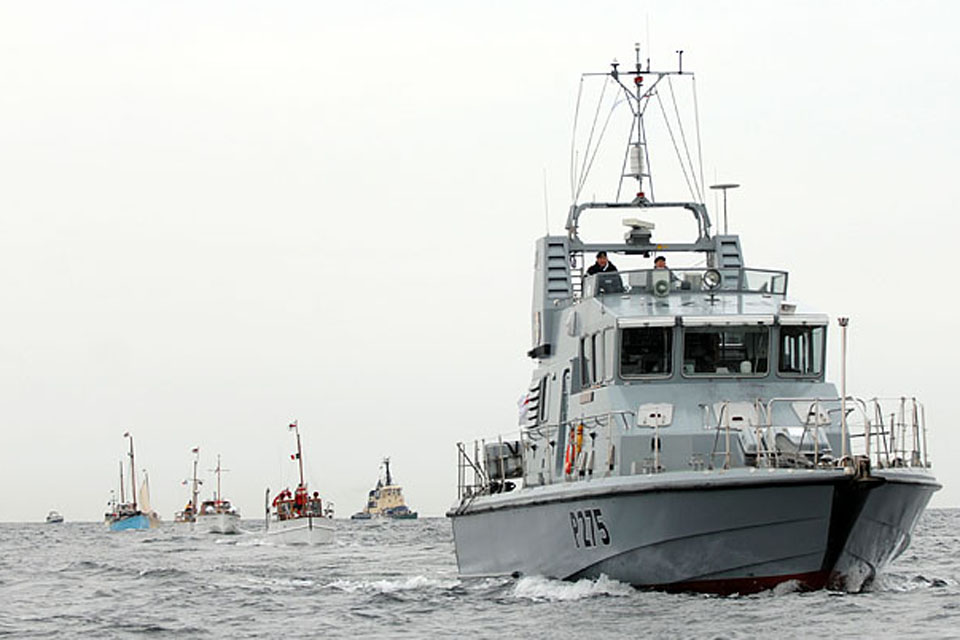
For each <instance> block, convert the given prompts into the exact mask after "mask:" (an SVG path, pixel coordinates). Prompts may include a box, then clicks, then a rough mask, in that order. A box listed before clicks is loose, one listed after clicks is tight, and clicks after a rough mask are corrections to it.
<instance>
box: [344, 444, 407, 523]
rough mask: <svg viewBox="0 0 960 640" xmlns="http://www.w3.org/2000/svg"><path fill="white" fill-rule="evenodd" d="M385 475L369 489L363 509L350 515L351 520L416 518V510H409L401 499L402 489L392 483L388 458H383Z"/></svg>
mask: <svg viewBox="0 0 960 640" xmlns="http://www.w3.org/2000/svg"><path fill="white" fill-rule="evenodd" d="M383 467H384V469H385V474H384V475H385V477H383V478H378V479H377V486H376V487H374V488H373V489H371V490H370V494H369V495H368V496H367V504H366V506H364V508H363V511H360V512H358V513H355V514H353V515H352V516H350V519H351V520H370V519H371V518H392V519H394V520H416V519H417V512H416V511H411V510H410V508H409V507H408V506H407V505H406V503H405V502H404V500H403V489H402V488H401V487H400V485H398V484H394V483H393V477H392V476H391V475H390V458H384V459H383Z"/></svg>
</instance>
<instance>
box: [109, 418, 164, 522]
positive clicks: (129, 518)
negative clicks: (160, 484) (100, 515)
mask: <svg viewBox="0 0 960 640" xmlns="http://www.w3.org/2000/svg"><path fill="white" fill-rule="evenodd" d="M123 437H124V438H127V439H129V440H130V452H129V453H128V454H127V455H128V456H129V458H130V501H129V502H128V501H127V500H126V496H125V492H124V485H123V462H122V461H121V462H120V499H119V500H117V499H116V498H114V499H112V500H111V501H110V504H109V506H110V511H108V512H107V513H106V514H104V522H105V523H106V525H107V527H108V528H109V529H110V531H127V530H131V529H150V528H153V527H157V526H159V525H160V518H159V516H157V513H156V512H155V511H153V509H151V508H150V481H149V478H148V477H147V472H146V471H144V472H143V483H141V484H140V487H139V491H138V489H137V477H136V471H135V469H136V461H135V458H134V453H133V436H132V435H131V434H130V432H129V431H128V432H126V433H124V434H123ZM138 493H139V498H140V500H139V502H138V501H137V494H138Z"/></svg>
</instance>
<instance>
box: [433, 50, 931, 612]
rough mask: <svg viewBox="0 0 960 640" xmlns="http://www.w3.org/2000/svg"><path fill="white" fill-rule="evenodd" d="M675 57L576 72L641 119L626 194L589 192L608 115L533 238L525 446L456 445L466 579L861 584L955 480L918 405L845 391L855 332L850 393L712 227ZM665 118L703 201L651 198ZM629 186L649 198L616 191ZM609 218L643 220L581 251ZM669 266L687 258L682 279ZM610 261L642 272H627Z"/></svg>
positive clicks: (821, 322) (684, 77) (685, 586)
mask: <svg viewBox="0 0 960 640" xmlns="http://www.w3.org/2000/svg"><path fill="white" fill-rule="evenodd" d="M680 56H681V57H680V59H679V60H680V62H679V64H678V66H677V70H675V71H657V70H655V69H651V67H650V62H649V59H648V60H647V62H646V67H643V65H642V64H641V57H640V51H639V45H638V47H637V49H636V66H635V67H634V68H633V69H629V68H627V69H621V68H620V66H619V65H618V64H617V63H616V62H614V63H613V64H612V65H611V68H610V69H609V70H608V71H606V72H601V73H596V74H584V76H583V80H582V81H581V90H582V88H583V86H584V82H591V81H595V80H596V81H598V82H599V83H601V84H602V89H599V90H598V93H599V94H600V96H601V98H600V100H603V99H604V97H603V96H604V91H605V90H609V91H610V94H608V98H607V99H609V95H614V98H613V99H612V100H613V102H614V104H613V106H611V113H614V110H615V109H618V108H619V109H623V110H624V111H625V113H624V118H625V120H629V123H630V124H629V134H628V136H627V144H626V149H625V151H624V153H623V155H622V156H620V155H619V154H618V156H617V157H618V160H617V161H616V162H617V165H618V166H621V169H620V178H619V183H618V185H619V186H618V187H617V189H618V192H617V196H616V197H614V198H613V199H611V200H608V201H596V200H592V201H582V200H580V199H579V198H578V196H579V194H580V193H581V192H582V191H583V186H584V184H585V180H586V175H587V173H588V172H589V170H590V167H591V166H593V164H594V159H595V158H596V156H597V148H598V143H597V141H598V140H600V139H602V138H603V135H602V133H603V132H604V131H607V130H608V129H607V124H606V122H604V120H603V119H602V118H598V117H597V116H595V117H594V123H593V125H592V126H591V127H590V138H589V140H588V142H587V148H586V150H585V151H584V152H583V154H582V155H579V156H575V157H576V158H582V161H581V162H579V163H577V164H579V167H578V168H577V169H576V170H573V171H572V172H571V174H572V176H573V178H574V180H573V182H574V189H573V193H574V197H573V198H572V204H571V206H570V209H569V214H568V216H567V222H566V234H565V235H547V236H545V237H542V238H540V239H539V240H538V241H537V242H536V258H535V270H534V286H533V314H532V321H533V323H532V347H531V349H530V351H529V352H528V354H527V355H528V356H529V357H530V358H532V359H533V360H534V361H535V363H536V365H535V370H534V373H533V376H532V380H531V384H530V387H529V391H528V393H527V394H526V399H525V402H524V411H523V414H522V418H521V428H520V432H519V435H517V434H513V435H511V436H506V437H503V436H499V437H495V438H492V439H485V440H483V441H477V442H474V443H473V444H472V445H467V444H464V443H460V444H458V461H459V464H458V468H459V500H458V502H457V504H456V505H455V506H454V507H453V508H452V509H451V510H450V511H449V512H448V514H447V515H448V516H449V517H450V518H451V521H452V525H453V534H454V540H455V548H456V555H457V563H458V566H459V571H460V574H461V575H463V576H491V575H543V576H548V577H554V578H561V579H580V578H596V577H598V576H600V575H601V574H605V575H607V576H608V577H610V578H613V579H616V580H619V581H622V582H625V583H629V584H632V585H635V586H638V587H649V588H660V589H666V590H684V591H686V590H689V591H700V592H710V593H732V592H740V593H746V592H753V591H758V590H762V589H767V588H770V587H772V586H775V585H777V584H780V583H783V582H786V581H795V582H796V583H797V584H798V585H799V586H800V587H801V588H806V589H815V588H822V587H831V588H841V589H847V590H852V591H856V590H859V589H861V588H863V587H864V586H865V585H867V584H869V583H870V582H871V581H872V580H873V579H874V577H875V576H876V574H877V572H878V571H880V570H882V568H883V567H884V566H885V565H887V563H889V562H890V561H891V560H893V559H894V558H896V557H897V556H899V555H900V554H901V553H903V551H904V550H905V549H906V548H907V546H908V544H909V542H910V539H911V534H912V532H913V529H914V526H915V525H916V523H917V520H918V519H919V517H920V515H921V513H922V512H923V510H924V508H925V507H926V505H927V503H928V501H929V500H930V498H931V496H932V494H933V493H934V492H935V491H937V490H938V489H939V488H940V485H939V484H938V483H937V481H936V479H935V478H934V476H933V475H932V473H931V471H930V462H929V459H928V452H927V446H926V424H925V419H924V409H923V405H922V403H921V402H920V401H919V400H917V399H916V398H914V397H911V396H907V395H905V396H903V397H897V398H892V399H882V398H861V397H857V396H854V395H850V394H848V393H847V390H846V338H847V328H848V320H847V319H846V318H841V319H840V321H839V328H840V343H841V358H840V371H841V373H840V389H839V390H838V389H837V386H836V385H835V384H834V383H832V382H829V381H828V380H827V379H826V374H825V371H826V368H825V360H826V355H827V351H826V345H827V340H826V338H827V329H828V325H829V324H830V323H829V318H828V317H827V316H826V315H824V314H822V313H817V312H815V311H812V310H809V309H806V308H804V307H803V306H801V305H800V304H799V303H798V302H797V301H795V300H793V299H791V298H789V297H788V293H787V276H788V274H787V273H786V272H785V271H779V270H769V269H757V268H752V267H748V266H747V263H746V261H745V257H744V254H743V252H742V250H741V241H740V237H739V236H738V235H735V234H730V233H729V232H728V230H727V225H726V221H725V222H724V229H723V233H715V232H714V229H713V225H712V224H711V219H710V216H709V215H708V211H707V207H706V205H705V203H704V198H703V192H704V189H703V187H704V184H703V179H702V175H703V172H702V169H700V170H699V171H698V170H697V166H696V163H694V162H693V161H692V158H693V157H694V154H691V153H690V152H686V153H684V151H685V150H686V149H687V148H688V145H687V144H686V133H685V132H686V131H689V130H690V128H689V119H688V120H687V128H686V129H685V128H684V127H683V126H682V124H680V123H682V121H681V120H680V117H679V110H677V109H676V104H677V102H676V98H675V96H676V92H675V90H677V91H678V90H679V89H678V87H690V88H691V89H690V93H687V94H685V95H691V94H692V100H689V101H688V103H689V102H692V105H693V107H694V113H696V111H695V107H696V92H695V87H696V85H695V84H693V83H692V78H693V76H692V74H690V73H688V72H686V71H683V68H682V52H681V53H680ZM682 83H686V84H682ZM684 91H686V89H684ZM671 102H672V105H671ZM671 106H672V107H673V108H668V107H671ZM578 107H579V99H578ZM648 107H652V109H650V110H649V111H648ZM658 111H659V113H660V114H662V116H663V121H664V123H665V125H666V126H665V127H664V128H665V129H666V133H663V131H664V129H661V136H662V138H663V139H664V140H666V139H667V134H669V139H670V140H672V141H673V142H674V145H675V151H676V159H677V161H678V163H679V164H680V166H681V167H682V168H683V173H684V176H685V178H686V182H687V184H688V186H689V191H690V192H691V194H692V195H691V198H690V199H689V200H683V199H678V200H670V199H668V200H664V201H660V200H658V199H656V198H654V192H653V182H652V175H651V171H650V167H651V157H652V156H655V154H653V153H652V152H651V151H650V150H649V149H648V145H647V143H648V136H650V135H651V129H650V126H652V125H651V123H650V122H648V116H652V115H653V114H657V113H658ZM675 111H676V113H677V117H676V118H673V113H674V112H675ZM600 113H601V109H600V101H598V107H597V111H596V114H600ZM598 120H599V124H598ZM608 120H609V118H608ZM698 121H699V118H697V122H698ZM671 123H672V124H671ZM626 129H627V126H626V125H624V130H626ZM611 130H612V129H611ZM697 141H698V142H697V145H696V149H697V150H699V132H697ZM593 143H597V144H593ZM591 145H593V146H591ZM572 155H573V154H572ZM695 155H697V156H698V155H699V151H697V152H696V154H695ZM620 158H622V164H621V160H620ZM701 167H702V163H701ZM577 171H579V172H580V173H579V175H577ZM698 175H699V178H698ZM678 182H679V181H678ZM625 183H626V184H628V185H629V184H631V183H635V184H636V185H637V188H636V190H635V191H634V190H632V189H631V190H629V194H630V195H627V196H625V197H621V196H620V193H621V192H620V189H621V187H622V186H623V185H624V184H625ZM680 184H682V183H680ZM731 186H732V185H717V187H718V188H721V189H726V188H729V187H731ZM725 193H726V192H725V191H724V194H725ZM677 212H680V213H682V214H683V215H684V218H683V219H686V220H689V221H690V223H692V226H693V227H694V228H695V237H694V238H693V239H692V241H691V240H689V239H687V240H683V239H681V240H680V241H678V242H673V241H672V240H668V239H666V238H665V239H662V240H661V239H659V238H658V239H656V240H655V239H654V237H653V236H654V231H655V225H654V223H652V222H650V221H648V220H644V219H641V216H643V217H648V216H658V220H661V219H664V218H666V220H667V222H668V223H669V224H676V223H675V222H674V221H675V220H676V216H675V215H674V214H676V213H677ZM603 213H606V214H608V215H609V214H623V215H629V216H635V217H629V218H627V219H624V220H623V223H624V224H625V226H626V232H625V235H624V238H623V241H620V240H619V238H616V239H613V240H609V239H608V240H604V241H599V242H597V241H589V242H588V241H586V240H584V239H583V238H582V237H581V233H580V231H581V225H582V221H583V217H584V215H585V214H590V215H591V216H593V215H596V216H599V215H600V214H603ZM659 216H663V218H661V217H659ZM724 218H726V211H725V209H724ZM607 238H609V236H607ZM593 254H597V267H596V268H592V269H590V270H585V267H586V264H587V260H588V257H592V255H593ZM668 255H669V256H670V260H671V261H673V260H674V259H675V258H676V259H677V263H678V264H680V263H681V261H682V260H683V259H684V258H686V259H687V260H691V261H692V262H693V263H694V264H693V266H690V267H686V268H680V267H678V266H676V265H671V267H670V268H668V267H667V265H666V256H668ZM659 258H662V259H659ZM612 259H616V260H617V262H620V263H621V267H622V266H624V265H627V264H628V263H629V262H630V261H633V262H634V264H639V265H640V267H642V268H635V267H632V268H629V269H624V270H620V271H617V270H616V268H610V267H607V263H608V262H610V261H611V260H612ZM649 261H653V262H654V264H650V262H649ZM698 263H699V264H698Z"/></svg>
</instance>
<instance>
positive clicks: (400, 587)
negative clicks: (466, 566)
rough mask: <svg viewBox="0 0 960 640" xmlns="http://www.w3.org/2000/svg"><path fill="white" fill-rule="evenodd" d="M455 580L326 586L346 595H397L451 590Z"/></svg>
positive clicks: (340, 582)
mask: <svg viewBox="0 0 960 640" xmlns="http://www.w3.org/2000/svg"><path fill="white" fill-rule="evenodd" d="M458 584H459V582H458V581H457V580H452V581H451V580H440V579H438V578H428V577H427V576H412V577H410V578H406V579H405V580H371V581H366V580H360V581H353V580H336V581H334V582H331V583H330V584H328V585H327V586H328V587H330V588H333V589H338V590H340V591H345V592H347V593H358V592H372V593H397V592H400V591H414V590H417V589H452V588H453V587H455V586H457V585H458Z"/></svg>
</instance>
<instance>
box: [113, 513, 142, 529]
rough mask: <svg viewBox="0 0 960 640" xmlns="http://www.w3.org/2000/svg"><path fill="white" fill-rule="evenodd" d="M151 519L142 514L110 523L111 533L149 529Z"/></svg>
mask: <svg viewBox="0 0 960 640" xmlns="http://www.w3.org/2000/svg"><path fill="white" fill-rule="evenodd" d="M149 528H150V518H148V517H147V516H145V515H143V514H142V513H141V514H137V515H135V516H127V517H124V518H120V519H119V520H114V521H113V522H111V523H110V531H128V530H130V529H149Z"/></svg>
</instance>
